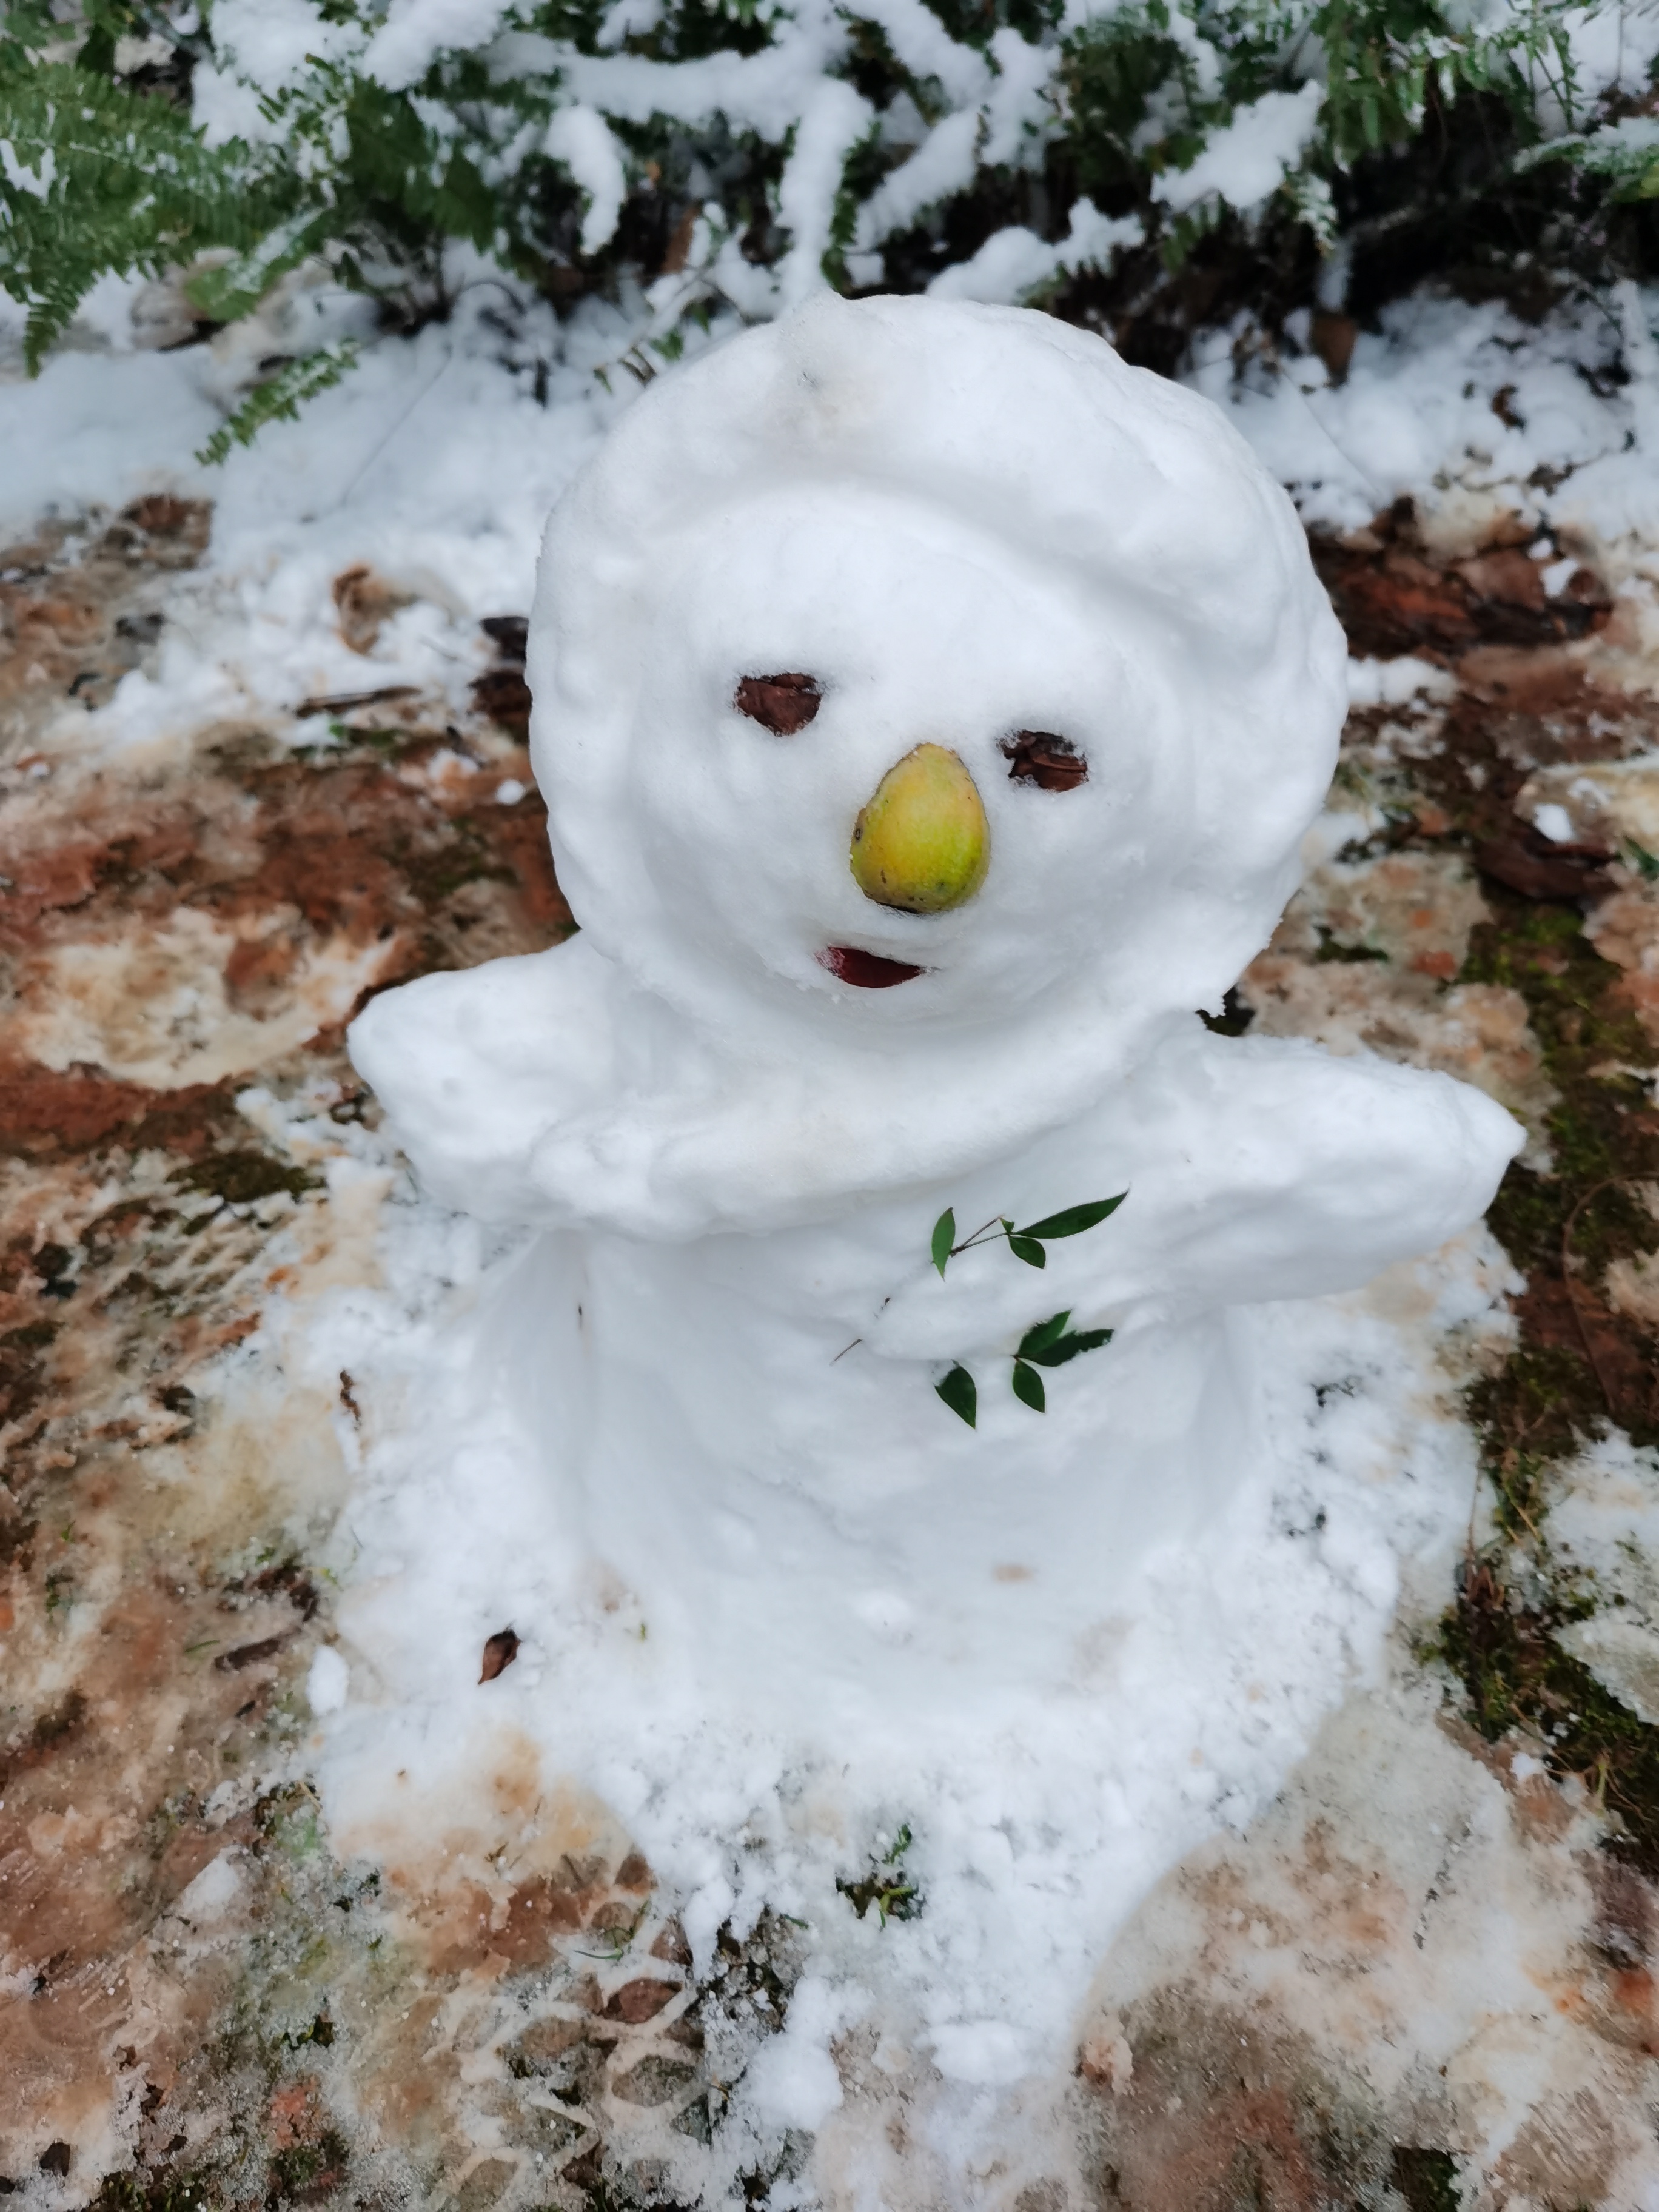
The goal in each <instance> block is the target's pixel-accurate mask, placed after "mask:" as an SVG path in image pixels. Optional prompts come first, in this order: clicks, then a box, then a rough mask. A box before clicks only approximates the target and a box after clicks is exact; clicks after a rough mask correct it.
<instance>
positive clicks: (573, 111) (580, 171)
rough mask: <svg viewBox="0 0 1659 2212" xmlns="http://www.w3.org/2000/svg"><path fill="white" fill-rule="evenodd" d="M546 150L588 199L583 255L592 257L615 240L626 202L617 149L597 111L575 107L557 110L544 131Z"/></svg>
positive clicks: (625, 180) (625, 179)
mask: <svg viewBox="0 0 1659 2212" xmlns="http://www.w3.org/2000/svg"><path fill="white" fill-rule="evenodd" d="M546 146H547V150H548V152H549V153H550V155H552V156H553V159H554V160H555V161H562V162H563V164H564V166H565V167H566V168H567V169H568V170H569V172H570V173H571V175H572V177H574V179H575V181H576V183H577V184H578V185H580V188H581V190H582V191H584V192H585V193H586V196H587V210H586V214H585V215H584V216H583V217H582V252H584V253H597V252H599V248H600V247H601V246H607V245H609V244H610V242H611V239H613V238H614V237H615V236H616V234H617V220H618V218H619V217H620V216H621V214H622V205H623V200H624V199H625V198H626V197H627V196H628V174H627V172H626V170H625V169H624V168H623V157H622V148H621V147H620V146H619V145H618V144H617V139H616V137H615V135H614V133H613V132H612V131H611V126H610V125H609V124H608V123H607V122H606V121H605V118H604V117H603V116H602V115H601V114H600V113H599V111H598V109H597V108H592V107H584V106H582V105H581V104H580V101H578V102H575V103H574V104H573V105H572V106H568V107H562V108H560V110H559V112H558V113H557V114H556V116H555V117H554V118H553V120H552V121H551V123H550V124H549V125H548V126H547V139H546Z"/></svg>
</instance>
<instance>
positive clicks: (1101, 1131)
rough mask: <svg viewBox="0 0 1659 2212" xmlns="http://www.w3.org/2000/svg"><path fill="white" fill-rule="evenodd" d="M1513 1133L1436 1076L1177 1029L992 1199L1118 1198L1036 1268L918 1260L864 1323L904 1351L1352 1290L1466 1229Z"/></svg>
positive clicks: (1477, 1099)
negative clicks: (1068, 1322) (1062, 1318)
mask: <svg viewBox="0 0 1659 2212" xmlns="http://www.w3.org/2000/svg"><path fill="white" fill-rule="evenodd" d="M1522 1141H1523V1132H1522V1130H1521V1128H1520V1127H1519V1126H1518V1125H1517V1123H1516V1121H1513V1120H1512V1119H1511V1117H1510V1115H1508V1114H1506V1113H1505V1112H1504V1109H1503V1108H1502V1107H1501V1106H1498V1105H1497V1104H1496V1103H1494V1102H1493V1101H1492V1099H1490V1098H1488V1097H1486V1095H1485V1094H1484V1093H1483V1092H1481V1091H1476V1090H1474V1088H1473V1087H1472V1086H1471V1085H1468V1084H1464V1083H1458V1082H1455V1081H1454V1080H1453V1079H1451V1078H1450V1077H1449V1076H1444V1075H1437V1074H1430V1073H1425V1072H1423V1071H1422V1070H1420V1069H1417V1068H1409V1067H1400V1066H1395V1065H1394V1064H1392V1063H1391V1062H1389V1061H1386V1060H1377V1059H1374V1058H1372V1057H1371V1056H1370V1055H1369V1054H1367V1055H1364V1056H1357V1057H1355V1058H1352V1059H1337V1058H1334V1057H1333V1056H1332V1055H1331V1054H1328V1053H1326V1052H1324V1051H1322V1050H1321V1049H1320V1048H1318V1047H1317V1046H1315V1045H1312V1044H1309V1043H1306V1042H1303V1041H1301V1040H1299V1039H1261V1040H1255V1039H1250V1038H1222V1037H1215V1036H1209V1035H1208V1034H1207V1033H1200V1035H1199V1036H1195V1037H1194V1036H1191V1035H1190V1034H1188V1035H1186V1036H1182V1037H1180V1038H1178V1039H1176V1040H1174V1041H1172V1042H1171V1043H1170V1045H1169V1046H1168V1047H1166V1048H1165V1049H1164V1051H1162V1052H1160V1053H1158V1054H1155V1055H1154V1056H1153V1058H1152V1060H1150V1061H1149V1062H1147V1063H1146V1064H1144V1065H1143V1066H1142V1067H1141V1068H1139V1070H1137V1071H1136V1073H1134V1074H1133V1076H1132V1077H1131V1078H1130V1079H1128V1080H1127V1082H1126V1083H1125V1085H1123V1086H1122V1088H1121V1091H1119V1092H1118V1093H1117V1094H1115V1096H1114V1097H1112V1098H1111V1099H1110V1100H1109V1101H1108V1102H1105V1103H1103V1106H1102V1107H1101V1108H1100V1109H1098V1110H1097V1112H1096V1113H1095V1114H1094V1115H1091V1116H1090V1117H1089V1119H1088V1120H1087V1121H1085V1122H1082V1123H1080V1124H1078V1125H1075V1126H1074V1127H1073V1128H1071V1129H1069V1130H1066V1131H1064V1132H1060V1133H1056V1134H1055V1135H1054V1137H1053V1138H1051V1139H1045V1140H1043V1141H1042V1143H1041V1144H1040V1145H1039V1146H1037V1147H1036V1148H1034V1151H1033V1153H1032V1154H1031V1155H1030V1157H1029V1158H1028V1159H1027V1161H1025V1162H1024V1163H1022V1164H1021V1165H1022V1170H1023V1172H1022V1175H1021V1178H1020V1180H1021V1182H1023V1183H1024V1185H1025V1186H1026V1188H1025V1189H1024V1190H1016V1191H1010V1192H1008V1194H1006V1196H1004V1197H1002V1198H1001V1199H1000V1200H996V1199H994V1200H992V1201H991V1204H992V1206H994V1208H995V1210H996V1211H998V1212H1003V1211H1017V1212H1018V1217H1019V1218H1021V1219H1023V1220H1027V1221H1029V1220H1031V1219H1033V1218H1035V1217H1036V1214H1037V1213H1038V1212H1050V1211H1054V1210H1057V1209H1058V1207H1059V1206H1061V1205H1063V1204H1065V1203H1075V1202H1077V1201H1079V1200H1087V1199H1094V1198H1098V1197H1103V1196H1105V1195H1106V1194H1107V1193H1108V1192H1109V1191H1110V1190H1113V1189H1124V1188H1127V1191H1128V1196H1127V1200H1125V1202H1124V1204H1123V1206H1121V1208H1120V1209H1119V1211H1118V1212H1116V1213H1115V1214H1114V1215H1112V1216H1111V1217H1110V1218H1109V1220H1107V1221H1105V1222H1104V1223H1103V1224H1101V1225H1099V1226H1098V1227H1097V1228H1095V1229H1092V1230H1091V1231H1087V1232H1086V1233H1085V1234H1084V1235H1082V1236H1079V1237H1072V1238H1067V1239H1066V1240H1065V1241H1064V1242H1059V1241H1056V1242H1054V1243H1050V1244H1049V1245H1048V1248H1047V1255H1048V1265H1047V1267H1045V1269H1044V1270H1043V1272H1042V1273H1041V1274H1037V1273H1035V1271H1033V1270H1031V1269H1030V1268H1027V1267H1022V1266H1021V1265H1019V1264H1018V1261H1012V1258H1011V1255H1008V1254H1007V1253H1006V1251H1004V1250H1002V1249H1001V1248H1000V1245H998V1246H994V1247H993V1248H992V1249H980V1250H978V1251H975V1253H974V1254H973V1255H966V1254H964V1255H961V1256H960V1257H959V1258H957V1259H956V1260H954V1261H952V1262H951V1267H950V1269H949V1273H948V1278H947V1279H946V1280H945V1281H944V1282H941V1281H939V1279H938V1278H937V1277H936V1276H931V1275H929V1274H928V1273H927V1271H926V1270H925V1268H919V1269H918V1270H917V1273H916V1274H915V1277H914V1278H913V1279H912V1280H911V1281H910V1282H909V1283H908V1284H906V1285H905V1286H904V1287H903V1289H902V1291H899V1292H898V1293H897V1295H896V1296H895V1297H894V1298H893V1299H892V1300H891V1301H890V1304H889V1306H888V1307H887V1308H886V1309H885V1310H884V1312H883V1313H882V1315H881V1316H880V1317H879V1319H878V1322H877V1325H876V1329H875V1332H874V1335H875V1339H876V1340H877V1342H878V1346H879V1348H880V1349H881V1350H882V1351H884V1352H890V1353H893V1354H896V1355H897V1356H901V1357H904V1356H909V1357H940V1356H945V1354H947V1353H948V1354H952V1355H959V1354H961V1353H963V1352H967V1351H968V1350H969V1349H970V1348H973V1347H975V1346H979V1347H985V1346H997V1345H1000V1344H1001V1343H1002V1342H1003V1341H1004V1340H1005V1339H1006V1337H1007V1336H1008V1335H1009V1334H1011V1333H1012V1334H1018V1332H1019V1331H1020V1330H1022V1329H1024V1328H1027V1327H1029V1326H1030V1323H1031V1322H1033V1321H1036V1320H1038V1319H1040V1318H1042V1316H1043V1315H1044V1314H1046V1313H1048V1312H1052V1311H1055V1310H1059V1309H1060V1308H1061V1307H1066V1308H1068V1309H1070V1310H1072V1312H1073V1315H1074V1316H1075V1319H1074V1324H1073V1325H1074V1326H1078V1327H1092V1326H1096V1325H1097V1324H1098V1323H1100V1322H1113V1323H1117V1322H1127V1321H1129V1320H1131V1319H1133V1318H1134V1317H1135V1316H1137V1315H1140V1316H1146V1317H1148V1318H1150V1317H1152V1316H1158V1315H1164V1316H1171V1317H1173V1316H1178V1315H1182V1314H1189V1313H1194V1312H1198V1311H1201V1310H1205V1309H1206V1308H1210V1307H1215V1306H1224V1305H1243V1304H1255V1303H1257V1302H1259V1301H1262V1300H1269V1299H1279V1298H1297V1297H1315V1296H1317V1295H1319V1294H1321V1293H1322V1292H1326V1291H1340V1290H1347V1289H1352V1288H1355V1287H1357V1286H1358V1285H1360V1284H1362V1283H1364V1282H1366V1281H1368V1280H1369V1279H1370V1278H1371V1277H1372V1276H1373V1275H1375V1274H1376V1273H1379V1272H1380V1270H1381V1269H1383V1267H1388V1266H1389V1265H1390V1264H1391V1263H1392V1262H1393V1261H1396V1260H1402V1259H1406V1258H1408V1257H1411V1256H1412V1255H1415V1254H1418V1253H1421V1252H1428V1251H1432V1250H1433V1249H1435V1248H1436V1247H1437V1246H1438V1245H1440V1244H1442V1243H1444V1242H1445V1241H1446V1239H1447V1238H1448V1237H1452V1236H1455V1234H1456V1233H1457V1232H1458V1231H1460V1230H1462V1229H1464V1228H1467V1227H1468V1225H1469V1223H1470V1222H1472V1221H1474V1220H1475V1219H1476V1218H1478V1217H1479V1215H1480V1213H1481V1212H1483V1211H1484V1210H1485V1208H1486V1206H1487V1205H1488V1204H1489V1203H1490V1202H1491V1200H1492V1194H1493V1193H1494V1192H1495V1190H1496V1189H1497V1187H1498V1181H1499V1179H1500V1177H1501V1176H1502V1175H1503V1172H1504V1168H1505V1166H1506V1165H1507V1164H1508V1163H1509V1161H1510V1159H1511V1158H1513V1157H1514V1155H1515V1153H1516V1152H1517V1151H1518V1150H1519V1149H1520V1146H1521V1145H1522ZM975 1195H978V1194H975ZM987 1195H988V1193H987ZM984 1210H987V1211H988V1210H990V1209H989V1208H986V1209H984ZM972 1211H973V1208H972V1206H969V1212H972ZM959 1218H963V1219H965V1218H967V1214H966V1213H963V1214H962V1215H961V1216H959ZM974 1218H975V1219H976V1218H978V1216H977V1213H976V1212H975V1214H974Z"/></svg>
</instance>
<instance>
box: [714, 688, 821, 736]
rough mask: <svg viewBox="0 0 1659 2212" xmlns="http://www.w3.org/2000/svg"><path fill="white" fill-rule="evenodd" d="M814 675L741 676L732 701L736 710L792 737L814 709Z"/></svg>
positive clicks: (777, 733) (781, 733) (816, 698)
mask: <svg viewBox="0 0 1659 2212" xmlns="http://www.w3.org/2000/svg"><path fill="white" fill-rule="evenodd" d="M821 696H822V694H821V693H820V692H819V690H818V679H817V677H816V676H794V675H786V676H744V677H740V678H738V688H737V691H736V693H735V694H734V696H733V697H732V705H733V706H734V707H735V708H737V710H738V713H739V714H747V715H748V717H749V719H750V721H753V722H758V723H759V724H760V725H761V726H762V727H763V729H768V730H770V731H772V732H774V733H775V735H776V736H778V737H780V738H793V736H794V734H795V732H796V731H797V730H804V729H805V727H806V725H807V724H808V723H809V722H810V721H811V719H812V717H813V715H814V714H817V711H818V701H819V698H820V697H821Z"/></svg>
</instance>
